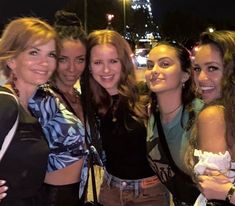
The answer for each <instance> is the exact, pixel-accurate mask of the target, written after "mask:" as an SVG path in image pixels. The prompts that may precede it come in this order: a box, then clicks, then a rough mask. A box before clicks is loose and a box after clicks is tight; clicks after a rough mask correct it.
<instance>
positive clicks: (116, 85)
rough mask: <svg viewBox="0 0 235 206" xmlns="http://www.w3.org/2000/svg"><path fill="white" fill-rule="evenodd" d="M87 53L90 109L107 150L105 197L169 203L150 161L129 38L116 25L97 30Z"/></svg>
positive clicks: (115, 205)
mask: <svg viewBox="0 0 235 206" xmlns="http://www.w3.org/2000/svg"><path fill="white" fill-rule="evenodd" d="M87 56H88V64H87V68H86V70H85V72H84V75H83V79H82V80H83V81H82V83H83V84H82V87H84V88H85V89H86V90H85V89H84V90H83V91H86V92H85V93H83V94H84V95H85V96H86V102H87V106H88V107H87V109H86V111H87V112H88V118H89V123H90V126H91V131H92V127H93V126H94V125H95V126H96V128H97V129H98V130H97V132H98V135H99V136H100V139H101V141H102V144H101V146H102V149H103V151H104V153H105V158H104V165H105V169H104V170H105V171H104V179H103V182H102V185H101V189H100V195H99V199H100V203H101V204H103V205H105V206H121V205H143V206H147V205H149V206H151V205H152V206H154V205H163V204H162V202H164V200H165V198H166V197H165V196H164V194H165V193H163V192H162V191H161V189H162V188H159V186H158V183H159V182H158V179H157V177H156V176H155V175H154V172H153V170H152V169H151V168H150V166H149V164H148V161H147V153H146V120H147V108H146V106H147V105H146V101H144V98H142V97H141V96H140V95H139V93H138V88H137V82H136V79H135V73H134V72H135V66H134V64H133V59H132V51H131V49H130V46H129V44H128V43H127V41H126V40H125V39H123V37H122V36H121V35H120V34H119V33H117V32H116V31H111V30H98V31H94V32H92V33H90V34H89V36H88V53H87ZM94 120H96V121H95V122H94Z"/></svg>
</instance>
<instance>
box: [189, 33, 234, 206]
mask: <svg viewBox="0 0 235 206" xmlns="http://www.w3.org/2000/svg"><path fill="white" fill-rule="evenodd" d="M234 48H235V32H234V31H214V32H212V33H209V32H204V33H202V34H201V37H200V41H199V44H198V45H197V46H196V52H195V56H194V61H193V71H194V79H195V83H196V86H197V88H198V92H199V93H200V95H201V97H202V99H203V100H204V102H205V103H206V106H205V107H204V108H203V110H202V111H201V112H200V113H199V115H198V118H197V121H196V124H195V128H194V133H193V134H192V137H191V140H190V147H189V150H188V153H187V157H189V158H187V163H188V165H189V166H190V169H191V171H192V172H193V174H195V173H196V175H197V176H196V181H197V183H198V185H199V188H200V190H201V192H202V194H203V195H200V196H199V198H198V199H197V202H196V203H195V205H206V204H211V205H230V203H233V204H234V203H235V201H234V199H235V197H234V191H235V187H234V185H233V182H234V177H235V173H234V168H235V166H234V159H235V151H234V137H235V131H234V124H235V117H234V105H235V93H234V91H235V73H234V72H235V64H234V62H235V49H234ZM206 198H207V199H208V200H213V199H216V200H222V201H220V202H218V201H208V202H207V200H206Z"/></svg>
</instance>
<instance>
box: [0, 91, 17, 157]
mask: <svg viewBox="0 0 235 206" xmlns="http://www.w3.org/2000/svg"><path fill="white" fill-rule="evenodd" d="M0 94H4V95H9V96H11V97H14V98H15V100H16V102H17V105H19V102H18V100H17V98H16V97H15V96H14V95H13V94H11V93H9V92H4V91H0ZM18 123H19V112H18V114H17V117H16V120H15V123H14V125H13V126H12V128H11V129H10V131H9V132H8V134H7V135H6V137H5V139H4V141H3V144H2V148H1V150H0V161H1V160H2V158H3V156H4V154H5V152H6V151H7V148H8V146H9V145H10V143H11V140H12V139H13V137H14V134H15V132H16V129H17V126H18Z"/></svg>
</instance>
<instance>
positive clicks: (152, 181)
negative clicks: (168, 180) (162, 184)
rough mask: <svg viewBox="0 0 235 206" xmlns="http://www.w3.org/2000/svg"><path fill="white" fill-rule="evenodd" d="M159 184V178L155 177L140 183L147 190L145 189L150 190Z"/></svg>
mask: <svg viewBox="0 0 235 206" xmlns="http://www.w3.org/2000/svg"><path fill="white" fill-rule="evenodd" d="M158 182H159V180H158V178H157V177H153V178H146V179H144V180H142V181H141V182H140V186H141V187H142V188H143V189H145V188H149V187H152V186H153V185H156V184H157V183H158Z"/></svg>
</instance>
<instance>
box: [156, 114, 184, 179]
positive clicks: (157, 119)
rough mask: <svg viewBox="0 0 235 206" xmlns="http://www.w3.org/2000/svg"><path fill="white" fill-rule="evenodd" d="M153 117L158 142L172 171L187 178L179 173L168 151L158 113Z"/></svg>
mask: <svg viewBox="0 0 235 206" xmlns="http://www.w3.org/2000/svg"><path fill="white" fill-rule="evenodd" d="M154 116H155V120H156V124H157V130H158V135H159V140H160V142H161V144H162V146H163V148H164V152H165V153H166V156H167V158H168V160H169V163H170V166H171V167H172V169H173V171H174V172H175V173H176V172H177V173H180V174H181V175H184V176H187V175H186V174H185V173H184V172H183V171H181V170H180V169H179V167H178V166H177V165H176V163H175V161H174V160H173V158H172V155H171V152H170V149H169V147H168V144H167V141H166V136H165V133H164V130H163V127H162V123H161V118H160V112H159V111H157V112H156V113H155V115H154Z"/></svg>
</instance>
